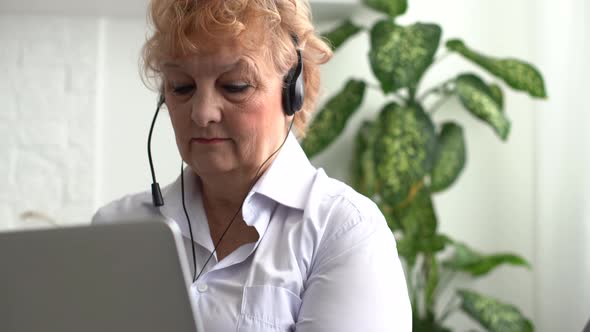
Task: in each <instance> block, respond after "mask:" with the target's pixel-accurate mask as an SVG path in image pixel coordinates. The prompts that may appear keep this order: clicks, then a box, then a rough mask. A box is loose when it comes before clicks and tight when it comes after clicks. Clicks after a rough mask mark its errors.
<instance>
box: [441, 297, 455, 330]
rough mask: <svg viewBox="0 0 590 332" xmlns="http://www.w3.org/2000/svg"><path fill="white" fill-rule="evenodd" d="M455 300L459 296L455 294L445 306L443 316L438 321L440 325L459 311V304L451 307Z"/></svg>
mask: <svg viewBox="0 0 590 332" xmlns="http://www.w3.org/2000/svg"><path fill="white" fill-rule="evenodd" d="M455 299H457V294H453V296H451V298H450V299H449V302H447V304H446V305H445V306H444V308H443V311H442V314H441V316H440V318H439V319H438V322H439V324H442V323H443V322H444V321H445V320H446V319H447V317H449V315H450V314H452V313H453V312H454V311H455V310H457V309H458V304H457V305H451V304H453V302H454V301H455Z"/></svg>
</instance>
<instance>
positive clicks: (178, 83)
mask: <svg viewBox="0 0 590 332" xmlns="http://www.w3.org/2000/svg"><path fill="white" fill-rule="evenodd" d="M252 63H256V67H257V68H258V70H257V71H254V70H253V67H252V66H253V65H252ZM162 72H163V74H164V77H163V78H164V90H165V98H166V105H167V107H168V110H169V113H170V118H171V120H172V126H173V127H174V132H175V136H176V144H177V145H178V149H179V151H180V154H181V156H182V158H183V159H184V160H185V161H186V162H187V163H188V164H189V166H190V167H191V168H192V169H193V170H194V171H195V172H196V173H197V174H198V175H199V176H201V177H207V176H218V175H223V174H226V175H228V174H230V172H234V173H235V172H238V173H236V174H241V175H244V176H253V173H254V172H256V170H257V169H258V168H259V167H260V165H261V164H262V163H263V162H264V161H265V160H266V159H267V158H268V157H269V156H270V155H271V154H272V153H273V152H274V151H275V150H276V149H277V148H278V146H279V145H280V143H281V142H282V140H283V139H284V137H285V135H286V133H287V132H286V126H285V124H286V116H285V114H284V113H283V110H282V102H281V98H282V96H281V93H282V78H281V77H280V75H279V74H277V73H276V71H275V70H274V67H273V66H272V64H271V63H269V62H268V61H264V60H263V58H262V55H256V54H255V55H248V56H247V55H246V54H245V53H244V52H242V51H240V49H239V48H237V47H232V46H223V47H218V48H216V49H215V50H214V51H209V52H206V53H199V54H197V55H191V56H188V57H185V58H181V59H176V60H174V61H170V62H167V63H165V64H163V67H162ZM255 72H257V73H258V74H255ZM257 75H259V76H257Z"/></svg>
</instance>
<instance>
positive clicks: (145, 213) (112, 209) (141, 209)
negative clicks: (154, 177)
mask: <svg viewBox="0 0 590 332" xmlns="http://www.w3.org/2000/svg"><path fill="white" fill-rule="evenodd" d="M157 213H158V211H157V209H156V208H155V207H154V206H153V204H152V203H151V193H150V192H149V191H143V192H139V193H135V194H129V195H125V196H123V197H121V198H118V199H116V200H114V201H112V202H110V203H108V204H106V205H104V206H103V207H101V208H99V209H98V210H97V211H96V213H95V214H94V216H93V217H92V223H93V224H95V223H111V222H120V221H141V220H147V219H153V217H154V216H155V215H157Z"/></svg>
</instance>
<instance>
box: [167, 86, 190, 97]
mask: <svg viewBox="0 0 590 332" xmlns="http://www.w3.org/2000/svg"><path fill="white" fill-rule="evenodd" d="M193 89H194V86H192V85H179V86H174V87H172V93H173V94H175V95H185V94H187V93H190V92H191V91H192V90H193Z"/></svg>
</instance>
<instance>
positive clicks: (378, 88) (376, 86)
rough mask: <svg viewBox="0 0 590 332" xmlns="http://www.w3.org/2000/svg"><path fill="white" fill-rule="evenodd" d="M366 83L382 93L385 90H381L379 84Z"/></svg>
mask: <svg viewBox="0 0 590 332" xmlns="http://www.w3.org/2000/svg"><path fill="white" fill-rule="evenodd" d="M365 84H366V85H367V87H369V88H371V89H375V90H377V91H379V92H381V93H383V90H381V87H380V86H379V85H377V84H374V83H370V82H365Z"/></svg>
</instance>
